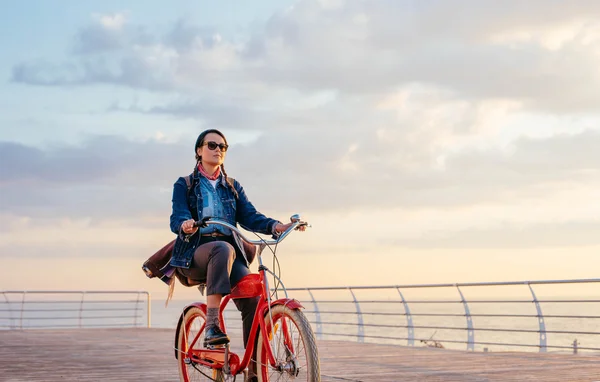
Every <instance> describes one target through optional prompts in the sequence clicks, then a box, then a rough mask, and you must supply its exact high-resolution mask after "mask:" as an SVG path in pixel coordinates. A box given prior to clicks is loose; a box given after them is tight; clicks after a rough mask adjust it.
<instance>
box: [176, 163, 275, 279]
mask: <svg viewBox="0 0 600 382" xmlns="http://www.w3.org/2000/svg"><path fill="white" fill-rule="evenodd" d="M200 176H202V175H200V174H199V173H198V172H197V171H195V172H194V175H193V182H192V184H193V186H192V189H191V190H190V192H189V200H188V188H187V183H186V181H185V179H184V178H183V177H181V178H179V179H177V182H175V184H174V185H173V199H172V203H173V210H172V213H171V231H173V233H175V234H177V239H176V241H175V246H174V248H173V256H172V257H171V262H170V265H172V266H174V267H182V268H189V267H190V265H191V262H192V257H193V256H194V250H195V249H196V247H197V246H198V245H199V241H200V235H199V233H198V232H199V231H197V232H196V233H195V234H194V235H192V236H190V237H189V238H188V241H187V242H186V241H185V234H184V233H183V232H182V231H181V224H183V222H184V221H186V220H188V219H192V218H193V219H202V206H203V200H202V192H201V189H200V187H201V185H200V181H199V180H200V178H199V177H200ZM229 179H230V180H232V179H231V178H229ZM233 186H234V188H235V190H236V191H237V193H238V198H237V199H236V197H235V195H234V194H233V192H232V191H231V189H230V188H229V185H228V184H227V182H226V181H225V177H224V176H223V175H221V177H220V178H219V181H218V183H217V187H216V190H217V194H218V195H219V197H220V198H221V202H222V203H223V208H224V210H225V220H226V221H227V222H228V223H230V224H231V225H233V226H237V223H239V225H240V226H242V227H243V228H244V229H246V230H248V231H253V232H258V233H262V234H266V235H270V234H271V233H272V231H273V227H274V226H275V224H277V223H279V221H278V220H275V219H271V218H268V217H266V216H265V215H263V214H261V213H260V212H258V211H257V210H256V208H254V206H253V205H252V203H251V202H250V200H248V197H247V196H246V193H245V192H244V188H243V187H242V185H241V184H240V183H239V182H238V181H237V180H233ZM192 211H193V212H194V213H193V214H192ZM234 237H235V239H236V240H235V241H236V243H237V244H238V247H239V249H240V251H241V252H242V254H244V249H243V246H242V245H241V242H240V241H239V238H238V237H237V235H235V234H234ZM244 256H245V254H244Z"/></svg>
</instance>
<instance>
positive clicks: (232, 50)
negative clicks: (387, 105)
mask: <svg viewBox="0 0 600 382" xmlns="http://www.w3.org/2000/svg"><path fill="white" fill-rule="evenodd" d="M457 9H463V10H465V11H464V12H456V10H457ZM532 9H535V12H532V11H531V10H532ZM599 11H600V6H598V5H595V4H590V3H589V2H585V1H580V2H569V3H560V4H558V3H554V4H553V5H552V6H548V5H547V4H546V2H542V1H536V2H533V3H528V4H527V5H526V6H525V5H523V4H520V3H519V2H503V3H502V4H501V5H495V6H489V5H486V6H483V5H482V4H479V3H478V2H476V1H472V0H471V1H468V0H464V1H460V2H459V3H456V4H454V3H453V4H452V5H449V4H445V3H444V2H440V1H434V2H427V3H420V4H408V3H406V2H384V3H378V4H367V3H364V2H360V1H347V2H343V3H340V4H337V5H336V6H335V7H333V6H328V5H327V4H324V3H322V2H317V1H310V0H307V1H299V2H298V3H297V4H295V5H294V6H293V7H291V8H289V9H287V10H285V11H281V12H277V13H275V14H274V15H273V16H272V17H271V18H270V19H269V20H268V22H266V23H265V24H264V25H263V26H262V27H259V28H256V29H254V30H252V31H251V32H250V34H249V35H248V36H247V39H246V40H245V41H244V40H239V39H236V40H234V39H232V38H229V39H227V38H225V37H224V36H223V35H222V34H220V33H219V30H218V29H216V28H212V27H200V26H194V25H192V24H189V23H186V22H184V21H182V20H177V21H175V22H174V23H173V24H172V27H171V28H170V29H169V30H168V31H167V32H165V33H159V32H154V33H148V32H146V31H147V30H149V29H150V27H146V26H133V25H129V24H125V22H124V18H122V17H119V16H118V15H116V16H112V17H109V18H107V19H106V20H108V21H106V22H100V23H98V22H97V23H96V24H94V25H92V26H90V27H88V28H84V29H82V30H81V31H80V32H79V33H78V36H77V38H76V41H77V42H76V46H75V51H76V52H78V53H80V55H81V56H82V57H80V58H74V59H73V60H72V61H70V62H69V64H67V65H66V66H65V65H48V64H46V63H44V62H24V63H20V64H17V65H16V66H15V67H14V69H13V80H14V81H16V82H22V83H28V84H33V85H53V86H60V85H73V84H78V85H87V84H102V83H105V84H111V85H123V86H127V87H133V88H139V89H150V90H154V91H160V90H169V91H178V92H182V93H183V94H190V93H191V94H193V93H194V92H197V90H198V89H202V91H203V93H210V94H212V95H221V96H222V97H223V98H226V97H227V96H229V95H231V96H235V95H236V94H248V96H249V97H255V98H261V97H266V99H268V94H269V93H270V92H272V91H275V92H276V91H278V90H281V89H297V90H300V91H302V92H304V93H306V94H308V95H310V94H312V93H313V92H315V91H323V90H331V89H335V90H338V91H340V92H344V93H355V94H362V95H366V94H372V93H375V92H376V93H379V94H381V93H382V92H392V91H394V90H395V89H397V88H399V87H403V86H407V85H409V84H414V83H420V84H426V85H427V86H432V87H437V88H439V89H445V90H448V91H450V92H453V93H455V94H457V95H458V96H460V97H462V98H463V99H465V100H471V101H473V100H484V99H498V98H503V99H513V100H516V101H518V102H522V103H523V104H524V106H525V107H527V108H530V109H534V110H552V111H553V112H562V113H566V112H582V111H590V110H595V105H597V104H598V102H599V101H600V100H599V99H598V97H599V96H598V92H596V89H597V88H598V85H600V77H599V74H598V72H597V70H596V68H597V67H598V64H599V62H598V57H599V55H598V53H599V52H600V24H598V23H597V22H596V21H595V19H594V17H593V15H594V14H596V13H598V12H599ZM450 14H452V15H453V17H452V18H451V19H450V18H449V17H448V16H447V15H450ZM101 20H102V19H101ZM101 20H100V21H101ZM111 20H112V21H111ZM109 21H110V22H109ZM107 23H108V24H107ZM107 25H113V26H112V27H107ZM117 26H118V27H117ZM92 52H94V53H97V54H96V55H95V58H94V60H90V59H89V57H87V56H89V53H92ZM63 67H64V69H62V68H63ZM69 68H70V69H69ZM72 68H76V70H72ZM72 72H74V73H76V75H73V76H69V75H68V74H69V73H72Z"/></svg>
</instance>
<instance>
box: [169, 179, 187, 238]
mask: <svg viewBox="0 0 600 382" xmlns="http://www.w3.org/2000/svg"><path fill="white" fill-rule="evenodd" d="M172 203H173V209H172V211H171V231H172V232H173V233H175V234H179V229H180V228H181V224H183V222H184V221H186V220H188V219H191V218H192V213H191V212H190V208H189V207H188V202H187V185H186V183H185V179H183V178H179V179H177V182H175V184H174V185H173V199H172Z"/></svg>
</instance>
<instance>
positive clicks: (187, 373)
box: [175, 306, 225, 382]
mask: <svg viewBox="0 0 600 382" xmlns="http://www.w3.org/2000/svg"><path fill="white" fill-rule="evenodd" d="M205 322H206V316H205V314H204V312H203V311H202V310H201V309H200V308H197V307H195V306H194V307H192V308H190V309H189V310H188V311H187V312H186V313H185V314H184V316H183V320H181V321H180V323H179V327H178V328H177V333H178V336H177V342H176V349H175V351H176V354H177V367H178V369H179V380H180V381H182V382H204V381H224V380H225V378H224V375H223V372H222V371H221V370H216V369H211V368H210V367H206V366H202V365H200V364H197V363H194V362H191V360H190V359H189V358H187V356H186V352H187V351H188V349H189V348H190V346H193V347H194V349H200V348H201V347H202V346H203V344H204V323H205ZM198 333H200V336H199V337H198V340H197V341H196V342H195V343H192V342H193V341H194V339H195V338H196V336H197V335H198Z"/></svg>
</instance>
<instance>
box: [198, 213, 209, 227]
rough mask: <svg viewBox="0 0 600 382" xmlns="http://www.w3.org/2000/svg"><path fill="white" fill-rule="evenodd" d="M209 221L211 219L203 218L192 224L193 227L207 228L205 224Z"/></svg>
mask: <svg viewBox="0 0 600 382" xmlns="http://www.w3.org/2000/svg"><path fill="white" fill-rule="evenodd" d="M210 219H211V217H210V216H205V217H203V218H202V219H201V220H197V221H195V222H194V227H200V228H205V227H207V226H208V224H206V222H207V221H209V220H210Z"/></svg>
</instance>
